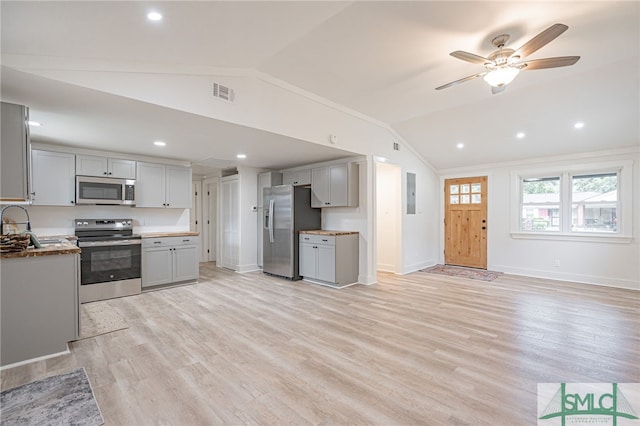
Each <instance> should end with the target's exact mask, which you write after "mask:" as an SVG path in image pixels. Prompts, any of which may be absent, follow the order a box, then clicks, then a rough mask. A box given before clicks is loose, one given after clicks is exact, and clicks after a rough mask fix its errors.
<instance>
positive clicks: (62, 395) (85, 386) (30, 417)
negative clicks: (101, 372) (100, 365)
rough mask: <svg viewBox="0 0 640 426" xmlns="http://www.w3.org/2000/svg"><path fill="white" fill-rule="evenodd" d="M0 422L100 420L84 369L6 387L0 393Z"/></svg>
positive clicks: (84, 423)
mask: <svg viewBox="0 0 640 426" xmlns="http://www.w3.org/2000/svg"><path fill="white" fill-rule="evenodd" d="M0 405H1V406H2V419H1V420H0V424H2V425H78V426H98V425H101V424H103V423H104V420H103V418H102V413H100V408H98V404H97V403H96V400H95V398H94V396H93V390H92V389H91V384H90V383H89V379H88V378H87V374H86V372H85V371H84V368H79V369H77V370H74V371H71V372H70V373H66V374H60V375H58V376H52V377H47V378H46V379H42V380H38V381H35V382H31V383H28V384H26V385H22V386H18V387H16V388H13V389H8V390H6V391H4V392H2V393H1V394H0Z"/></svg>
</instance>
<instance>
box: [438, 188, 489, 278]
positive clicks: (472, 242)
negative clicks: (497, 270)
mask: <svg viewBox="0 0 640 426" xmlns="http://www.w3.org/2000/svg"><path fill="white" fill-rule="evenodd" d="M444 200H445V201H444V204H445V208H444V214H445V219H444V236H445V245H444V262H445V263H446V264H447V265H458V266H469V267H472V268H482V269H487V177H486V176H481V177H472V178H459V179H446V180H445V181H444Z"/></svg>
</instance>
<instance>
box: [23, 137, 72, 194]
mask: <svg viewBox="0 0 640 426" xmlns="http://www.w3.org/2000/svg"><path fill="white" fill-rule="evenodd" d="M75 157H76V156H75V154H70V153H67V152H54V151H44V150H39V149H34V150H32V151H31V158H32V160H31V162H32V164H33V194H32V198H33V204H34V205H41V206H74V205H75V199H76V197H75V194H76V192H75V174H76V158H75Z"/></svg>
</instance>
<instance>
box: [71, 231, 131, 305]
mask: <svg viewBox="0 0 640 426" xmlns="http://www.w3.org/2000/svg"><path fill="white" fill-rule="evenodd" d="M75 234H76V236H77V237H78V246H79V247H80V248H81V249H82V253H81V254H80V259H81V260H80V265H81V266H80V284H81V285H80V303H86V302H93V301H96V300H104V299H112V298H114V297H122V296H131V295H133V294H139V293H140V291H141V288H142V280H141V278H140V270H141V267H140V261H141V247H142V246H141V243H142V239H141V237H140V235H134V234H133V225H132V220H131V219H75Z"/></svg>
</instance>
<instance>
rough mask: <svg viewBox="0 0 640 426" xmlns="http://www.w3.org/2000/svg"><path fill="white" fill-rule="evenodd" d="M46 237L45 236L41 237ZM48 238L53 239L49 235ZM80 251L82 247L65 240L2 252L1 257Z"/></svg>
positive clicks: (9, 257) (11, 257)
mask: <svg viewBox="0 0 640 426" xmlns="http://www.w3.org/2000/svg"><path fill="white" fill-rule="evenodd" d="M38 238H40V237H38ZM41 239H45V238H41ZM47 239H51V238H50V237H47ZM75 253H80V248H79V247H78V246H76V245H75V244H74V243H72V242H69V241H67V240H63V241H62V242H60V243H56V244H43V246H42V247H41V248H35V247H33V246H32V247H29V248H27V249H26V250H23V251H15V252H10V253H1V254H0V259H14V258H19V257H37V256H53V255H59V254H75Z"/></svg>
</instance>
